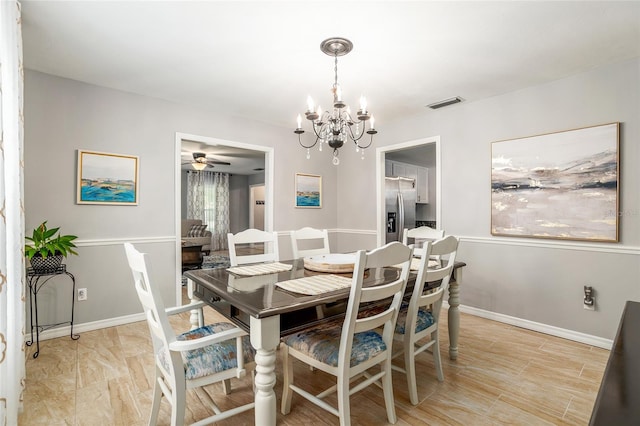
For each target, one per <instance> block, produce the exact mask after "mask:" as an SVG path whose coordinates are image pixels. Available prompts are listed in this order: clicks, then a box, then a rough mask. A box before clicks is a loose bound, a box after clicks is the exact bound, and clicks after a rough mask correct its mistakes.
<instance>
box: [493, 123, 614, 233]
mask: <svg viewBox="0 0 640 426" xmlns="http://www.w3.org/2000/svg"><path fill="white" fill-rule="evenodd" d="M619 135H620V123H617V122H616V123H609V124H603V125H597V126H591V127H584V128H580V129H575V130H567V131H562V132H557V133H549V134H544V135H538V136H528V137H524V138H519V139H511V140H505V141H497V142H493V143H492V144H491V163H492V165H491V234H492V235H497V236H509V237H529V238H550V239H561V240H577V241H600V242H618V218H619V214H618V209H619V207H618V206H619V193H620V170H619V164H620V159H619V139H620V136H619Z"/></svg>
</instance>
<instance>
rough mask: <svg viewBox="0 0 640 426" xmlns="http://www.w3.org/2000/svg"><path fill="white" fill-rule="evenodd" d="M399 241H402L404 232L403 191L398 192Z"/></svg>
mask: <svg viewBox="0 0 640 426" xmlns="http://www.w3.org/2000/svg"><path fill="white" fill-rule="evenodd" d="M398 216H400V218H399V220H398V241H399V242H402V234H403V233H404V199H403V198H402V192H398Z"/></svg>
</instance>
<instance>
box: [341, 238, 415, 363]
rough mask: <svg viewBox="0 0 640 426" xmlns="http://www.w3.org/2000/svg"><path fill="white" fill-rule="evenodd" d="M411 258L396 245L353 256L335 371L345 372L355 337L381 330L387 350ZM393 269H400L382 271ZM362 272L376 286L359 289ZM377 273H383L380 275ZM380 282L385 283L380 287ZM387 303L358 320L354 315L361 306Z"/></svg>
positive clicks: (359, 252)
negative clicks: (349, 287) (354, 257)
mask: <svg viewBox="0 0 640 426" xmlns="http://www.w3.org/2000/svg"><path fill="white" fill-rule="evenodd" d="M412 256H413V249H412V248H410V247H407V246H406V245H404V244H401V243H399V242H397V241H394V242H391V243H389V244H386V245H385V246H383V247H379V248H377V249H375V250H372V251H371V252H369V253H366V252H365V251H364V250H360V251H358V252H357V253H356V262H355V267H354V271H353V283H352V285H351V292H350V294H349V302H348V303H347V310H346V315H345V319H344V324H343V327H342V334H341V337H340V353H339V355H338V356H339V358H340V359H339V361H338V366H339V368H342V369H344V370H347V369H349V366H350V361H349V360H350V357H351V349H352V345H353V337H354V335H355V334H356V333H362V332H366V331H371V330H375V329H377V328H379V327H383V330H382V338H383V340H384V342H385V344H386V346H387V349H388V350H389V351H390V350H391V347H392V344H393V332H394V329H395V325H396V320H397V319H398V312H399V309H400V304H401V302H402V298H403V296H404V290H405V288H406V285H407V279H408V278H409V271H410V266H411V258H412ZM397 265H402V268H401V269H397V268H386V269H384V270H383V269H382V268H385V267H389V266H397ZM365 270H367V271H368V272H367V273H368V278H372V279H374V280H375V281H379V282H374V283H373V285H369V284H367V287H363V282H364V279H365ZM381 271H384V272H383V273H381ZM384 281H389V282H387V283H384ZM388 299H391V302H390V303H389V304H388V305H386V304H383V305H382V307H381V308H380V309H377V310H375V311H374V313H373V314H371V315H368V314H364V315H363V314H361V316H360V318H358V313H359V312H360V310H361V308H362V307H363V304H368V303H370V302H377V301H378V302H382V301H384V300H388ZM365 312H366V311H365Z"/></svg>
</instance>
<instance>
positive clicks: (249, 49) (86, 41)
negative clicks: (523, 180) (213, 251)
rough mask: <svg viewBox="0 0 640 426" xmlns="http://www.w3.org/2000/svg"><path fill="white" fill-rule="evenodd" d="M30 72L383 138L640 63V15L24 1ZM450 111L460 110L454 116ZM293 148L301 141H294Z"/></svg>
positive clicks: (536, 5)
mask: <svg viewBox="0 0 640 426" xmlns="http://www.w3.org/2000/svg"><path fill="white" fill-rule="evenodd" d="M22 21H23V40H24V41H23V48H24V62H25V66H26V68H29V69H33V70H37V71H41V72H45V73H48V74H53V75H57V76H62V77H67V78H71V79H74V80H78V81H83V82H87V83H92V84H96V85H100V86H105V87H110V88H114V89H119V90H124V91H127V92H133V93H138V94H142V95H147V96H152V97H156V98H161V99H166V100H170V101H174V102H178V103H183V104H189V105H193V106H198V107H204V108H208V109H212V110H219V111H220V112H221V113H223V114H225V115H234V116H240V117H247V118H250V119H252V120H258V121H261V122H265V123H269V124H273V125H278V126H284V127H288V128H291V129H292V130H293V128H294V127H295V117H296V115H297V114H298V113H301V112H303V110H304V109H305V106H306V98H307V95H311V96H312V97H313V98H314V99H315V100H316V102H319V103H320V104H321V105H323V106H324V107H327V106H329V103H330V101H331V98H330V92H329V89H330V87H331V85H332V83H333V68H334V64H333V58H332V57H329V56H327V55H325V54H324V53H322V52H321V51H320V49H319V45H320V42H321V41H322V40H324V39H326V38H329V37H336V36H340V37H346V38H348V39H350V40H351V41H352V42H353V44H354V48H353V51H352V52H351V53H350V54H348V55H346V56H343V57H341V58H339V62H338V74H339V82H340V85H341V87H342V92H343V97H344V99H345V100H346V101H347V103H348V104H350V105H351V106H352V109H354V110H355V109H356V107H357V105H358V104H357V101H358V99H359V97H360V95H361V94H364V95H366V96H367V100H368V103H369V109H370V111H372V112H373V114H374V115H375V117H376V127H377V128H378V130H379V131H380V132H383V131H384V126H385V123H390V122H392V121H394V120H396V119H398V118H400V117H402V116H406V115H414V114H421V113H425V114H426V113H433V112H431V110H429V109H426V108H425V105H427V104H430V103H433V102H435V101H439V100H442V99H446V98H450V97H453V96H460V97H462V98H464V99H465V102H471V101H474V100H478V99H482V98H487V97H491V96H495V95H499V94H502V93H506V92H510V91H514V90H518V89H520V88H524V87H528V86H533V85H538V84H542V83H544V82H547V81H552V80H556V79H559V78H562V77H566V76H570V75H573V74H576V73H580V72H583V71H585V70H588V69H592V68H596V67H598V66H601V65H604V64H607V63H611V62H617V61H624V60H627V59H630V58H635V57H638V56H640V2H638V1H627V2H613V1H603V2H581V1H570V2H557V1H546V2H538V1H536V2H519V1H518V2H516V1H502V2H484V1H472V2H457V1H443V2H435V1H412V2H400V1H378V2H368V1H342V2H330V1H323V2H313V1H286V2H273V1H258V2H246V1H203V2H192V1H166V2H155V1H119V2H114V1H106V2H100V1H31V0H23V1H22ZM447 108H456V106H450V107H447ZM293 137H294V135H293V134H292V138H293Z"/></svg>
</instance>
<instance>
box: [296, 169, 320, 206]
mask: <svg viewBox="0 0 640 426" xmlns="http://www.w3.org/2000/svg"><path fill="white" fill-rule="evenodd" d="M295 197H296V208H308V209H319V208H322V176H318V175H309V174H306V173H296V193H295Z"/></svg>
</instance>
